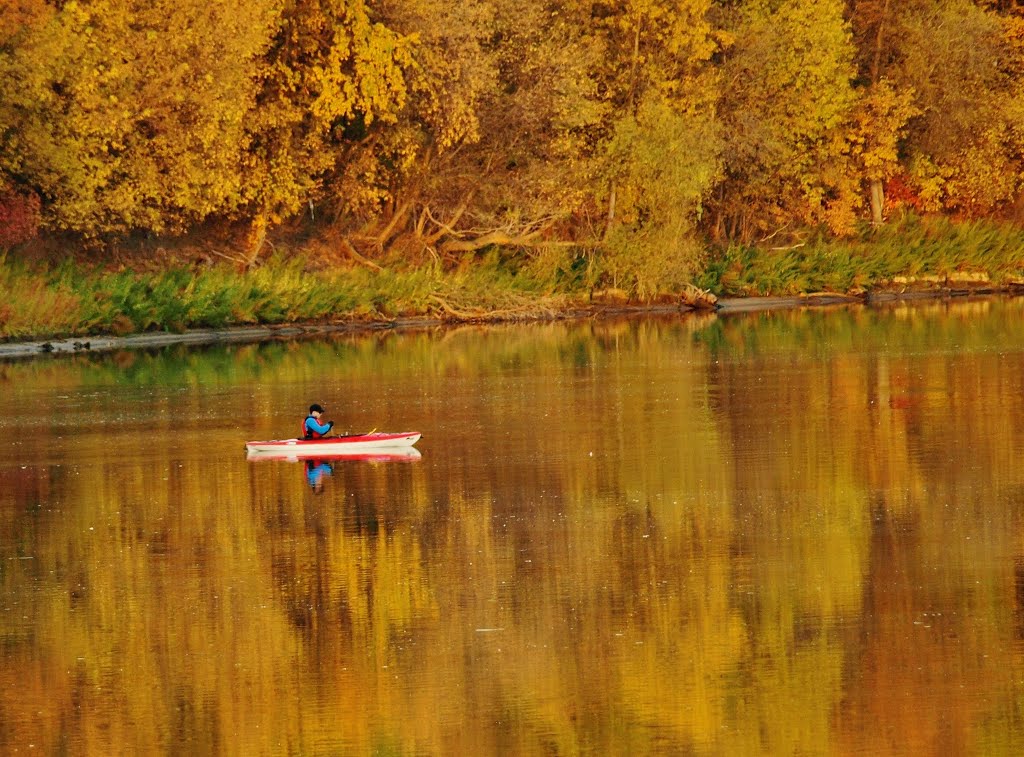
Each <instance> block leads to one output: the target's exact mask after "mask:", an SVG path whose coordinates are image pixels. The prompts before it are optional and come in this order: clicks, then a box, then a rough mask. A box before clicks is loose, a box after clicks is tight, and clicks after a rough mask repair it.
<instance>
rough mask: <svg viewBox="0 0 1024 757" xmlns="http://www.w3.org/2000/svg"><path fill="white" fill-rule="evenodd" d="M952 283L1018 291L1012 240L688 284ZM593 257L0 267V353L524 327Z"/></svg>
mask: <svg viewBox="0 0 1024 757" xmlns="http://www.w3.org/2000/svg"><path fill="white" fill-rule="evenodd" d="M964 272H970V273H974V274H979V275H981V276H982V277H987V280H988V281H990V282H991V283H992V284H993V285H997V286H998V285H1000V284H1005V283H1007V282H1010V281H1024V230H1021V229H1018V228H1015V227H1013V226H1010V225H1002V224H996V223H992V222H980V221H979V222H972V223H952V222H950V221H948V220H945V219H930V218H929V219H925V218H919V217H915V216H908V217H906V218H903V219H902V220H900V221H899V222H897V223H892V224H890V225H888V226H885V227H883V228H880V229H871V228H868V227H865V228H864V229H863V230H862V231H861V233H860V234H859V235H858V236H857V237H855V238H852V239H848V240H838V241H837V240H835V239H830V238H828V237H825V236H818V237H811V238H809V239H808V240H807V241H806V242H805V243H804V244H803V245H802V246H799V247H791V248H789V249H768V248H764V247H753V246H732V247H729V248H728V249H725V250H721V251H718V252H715V253H712V254H710V255H709V256H708V260H707V262H706V264H705V267H704V269H703V271H702V272H700V273H699V274H698V275H697V278H696V280H695V281H694V283H695V284H697V285H698V286H700V287H701V288H703V289H708V290H710V291H712V292H714V293H715V294H718V295H723V296H728V295H770V294H789V295H793V294H800V293H809V292H819V291H831V292H849V291H857V290H863V289H872V288H877V287H886V286H905V285H908V282H910V284H909V285H914V284H913V282H914V281H915V280H916V281H917V283H918V284H921V283H922V282H924V283H923V285H926V286H937V285H940V284H941V282H944V281H945V280H946V279H948V278H956V277H958V276H961V277H962V276H963V275H964ZM607 276H608V273H607V271H606V270H605V269H604V268H603V264H602V260H601V255H600V254H599V253H593V252H591V253H583V252H581V251H579V250H571V249H567V248H562V247H552V248H550V249H547V250H537V251H534V252H531V253H530V254H528V255H524V254H523V253H522V252H516V253H513V252H510V251H507V250H500V249H492V250H489V251H487V252H483V253H481V254H478V255H474V256H469V257H467V258H466V259H465V260H464V261H463V263H462V264H461V265H458V266H456V267H455V268H454V269H445V268H442V267H441V266H440V265H439V264H437V263H434V264H427V265H425V266H420V267H408V268H405V269H397V268H396V269H393V270H389V271H374V270H370V269H368V268H364V267H359V268H351V269H330V270H327V271H311V270H308V267H307V264H306V261H304V260H303V259H302V258H301V257H300V256H295V257H292V258H285V257H279V258H276V259H272V260H270V261H268V262H267V263H265V264H264V265H262V266H261V267H259V268H257V269H255V270H252V271H248V272H245V273H240V272H238V271H236V270H235V269H233V268H232V267H230V266H228V265H224V266H208V267H201V268H187V267H172V268H168V269H165V270H160V271H157V272H146V271H118V272H110V271H103V270H99V269H90V268H86V267H83V266H82V265H80V264H76V263H73V262H65V263H62V264H59V265H56V266H41V265H40V266H30V265H27V264H25V263H22V262H20V261H18V260H16V259H13V258H11V257H10V256H3V255H0V339H27V338H54V337H64V336H88V335H92V334H104V333H115V334H127V333H137V332H145V331H183V330H185V329H190V328H201V327H214V328H217V327H225V326H232V325H246V324H281V323H295V322H313V321H317V322H322V321H332V320H359V319H363V320H369V319H381V318H385V319H389V318H397V317H411V316H423V315H429V316H439V317H442V318H475V317H489V316H494V315H499V316H505V317H512V318H514V317H526V316H532V315H539V314H544V313H553V312H557V311H559V310H564V309H566V308H567V307H570V306H572V305H573V304H577V303H580V302H582V301H585V300H586V299H587V298H588V296H589V292H590V290H591V289H592V288H593V287H594V286H595V285H598V284H599V283H600V282H602V281H605V280H606V279H607Z"/></svg>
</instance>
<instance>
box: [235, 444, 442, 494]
mask: <svg viewBox="0 0 1024 757" xmlns="http://www.w3.org/2000/svg"><path fill="white" fill-rule="evenodd" d="M421 457H422V455H420V451H419V450H418V449H416V448H414V447H395V448H390V449H382V450H378V451H376V452H356V453H352V454H349V455H319V456H317V457H306V456H304V455H272V454H271V455H268V454H266V453H259V452H251V451H250V452H248V453H247V454H246V459H247V460H249V461H251V462H263V461H266V460H275V461H278V462H286V463H297V462H299V461H301V462H302V463H303V468H304V469H305V472H306V481H307V483H308V484H309V488H310V489H312V490H313V492H314V493H316V494H319V493H320V492H322V491H323V488H324V479H326V478H328V477H330V476H333V475H334V466H335V465H337V464H338V463H341V462H368V463H398V462H410V463H411V462H415V461H417V460H419V459H420V458H421Z"/></svg>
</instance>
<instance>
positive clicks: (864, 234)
mask: <svg viewBox="0 0 1024 757" xmlns="http://www.w3.org/2000/svg"><path fill="white" fill-rule="evenodd" d="M967 273H973V274H981V275H984V276H986V277H987V278H988V281H990V282H991V283H992V284H993V285H997V286H998V285H1001V284H1006V283H1008V282H1010V281H1016V280H1019V279H1024V230H1022V229H1020V228H1017V227H1014V226H1011V225H1009V224H998V223H994V222H992V221H974V222H964V223H954V222H952V221H950V220H948V219H945V218H921V217H918V216H906V217H905V218H903V219H901V220H900V221H899V222H896V223H892V224H889V225H887V226H884V227H881V228H878V229H872V228H870V227H864V228H863V229H862V230H861V231H860V233H859V234H858V235H857V236H856V237H855V238H853V239H848V240H835V239H828V238H826V237H824V236H818V237H813V238H811V239H809V240H808V241H806V242H805V243H804V244H803V245H801V246H796V247H790V248H788V249H770V248H765V247H751V246H733V247H729V248H728V249H726V250H723V251H721V252H720V253H719V254H718V255H716V256H715V257H714V258H713V260H712V261H711V262H710V263H709V264H708V265H707V267H706V268H705V270H704V272H703V273H702V274H701V276H700V277H699V278H698V282H697V283H698V285H699V286H701V287H703V288H706V289H710V290H712V291H714V292H716V293H717V294H720V295H769V294H787V295H792V294H800V293H807V292H820V291H831V292H848V291H851V290H857V289H872V288H877V287H886V286H893V285H903V284H910V285H913V284H914V283H915V282H916V283H924V284H929V283H930V284H935V283H937V280H938V281H945V280H946V279H956V278H957V277H958V276H963V275H964V274H967Z"/></svg>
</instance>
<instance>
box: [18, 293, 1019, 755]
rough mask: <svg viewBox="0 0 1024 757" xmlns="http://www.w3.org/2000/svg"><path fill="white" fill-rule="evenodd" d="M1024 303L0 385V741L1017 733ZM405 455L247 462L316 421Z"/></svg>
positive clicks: (719, 740) (529, 749) (415, 745)
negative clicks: (321, 409) (394, 435)
mask: <svg viewBox="0 0 1024 757" xmlns="http://www.w3.org/2000/svg"><path fill="white" fill-rule="evenodd" d="M1022 336H1024V301H1022V300H994V301H986V302H960V303H957V304H953V305H949V304H942V303H931V304H927V305H922V306H915V307H899V308H894V309H879V310H867V309H855V310H835V311H821V310H818V311H810V312H781V313H775V314H757V315H736V316H727V317H726V316H721V317H717V318H716V317H714V316H703V317H686V318H671V319H652V318H648V319H637V320H623V321H595V322H589V321H588V322H576V323H559V324H544V325H530V326H514V327H489V328H461V329H458V330H450V331H443V330H438V331H430V332H423V333H388V334H375V335H372V336H363V337H351V336H349V337H344V338H337V339H333V340H326V341H317V342H300V343H268V344H261V345H246V346H229V347H216V348H207V349H186V348H172V349H167V350H164V351H160V352H156V353H144V352H135V353H122V354H112V355H94V356H79V357H55V358H46V359H38V360H32V361H26V362H14V363H6V364H0V430H2V434H0V752H2V753H4V754H10V753H13V752H34V753H40V754H62V753H69V754H103V755H106V754H137V753H148V752H165V753H172V754H209V753H219V754H240V755H259V754H303V755H314V754H317V755H318V754H388V755H492V754H502V755H506V754H517V755H518V754H524V755H534V754H548V755H550V754H559V755H575V754H595V755H611V754H685V753H694V754H728V755H734V754H760V753H769V754H780V755H781V754H784V755H791V754H836V755H845V754H851V753H863V754H929V755H930V754H972V753H973V754H994V753H1005V754H1010V753H1020V752H1021V750H1022V748H1024V643H1022V639H1024V465H1022V464H1021V461H1022V456H1024V338H1022ZM313 401H319V402H321V403H323V404H325V405H327V408H328V413H327V415H328V417H331V418H333V419H334V420H336V421H337V424H338V429H339V430H340V429H346V430H353V431H368V430H370V429H372V428H378V429H382V430H390V431H406V430H417V431H421V432H422V433H423V435H424V436H423V439H422V441H421V442H420V443H419V445H418V448H419V449H420V451H421V453H422V457H421V459H419V460H416V461H411V462H410V461H405V462H393V463H389V462H365V461H362V462H360V461H335V462H334V464H333V466H331V467H330V468H326V467H325V468H320V469H319V470H310V467H309V466H307V465H305V464H304V463H290V462H286V461H264V462H251V461H248V460H247V459H246V455H245V452H244V449H243V443H244V442H245V441H246V440H249V439H266V438H278V437H286V436H293V435H294V434H295V433H296V431H297V429H298V428H299V424H300V422H301V421H302V419H303V417H304V416H305V409H306V407H307V406H308V405H309V403H310V402H313Z"/></svg>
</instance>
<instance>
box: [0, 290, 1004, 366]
mask: <svg viewBox="0 0 1024 757" xmlns="http://www.w3.org/2000/svg"><path fill="white" fill-rule="evenodd" d="M1016 294H1019V293H1018V292H1016V291H1011V290H1010V289H1004V290H999V291H993V290H991V289H979V288H977V287H975V288H949V287H944V288H933V289H914V290H907V289H901V290H891V291H875V292H869V293H864V294H861V295H856V296H855V295H844V294H835V293H829V292H822V293H816V294H810V295H802V296H787V297H771V296H767V297H727V298H723V299H720V300H718V301H717V302H716V303H715V305H714V307H713V308H698V307H694V306H692V305H688V304H664V303H663V304H658V305H624V304H618V305H591V306H588V307H574V308H571V309H566V310H563V311H560V312H545V313H544V314H534V315H520V316H516V317H511V316H509V315H508V314H493V315H490V316H488V315H487V314H478V315H474V316H473V317H467V318H461V319H460V318H457V317H453V316H451V315H448V316H446V317H443V318H441V317H410V318H395V319H378V320H350V321H338V322H324V323H306V324H297V323H296V324H284V325H277V326H236V327H231V328H221V329H192V330H188V331H184V332H180V333H167V332H162V333H145V334H130V335H124V336H117V335H112V334H107V335H98V336H92V337H75V338H67V339H47V340H38V339H37V340H26V341H17V342H8V343H0V360H17V359H23V358H31V357H37V356H45V355H68V354H87V353H99V352H109V351H116V350H145V349H157V348H161V347H167V346H171V345H197V346H199V345H210V344H232V343H239V344H241V343H252V342H260V341H270V340H285V339H310V338H317V337H322V336H327V335H332V334H345V333H350V334H356V333H360V332H364V333H371V332H374V331H395V330H411V329H430V328H441V327H445V326H454V325H460V324H467V323H507V322H511V321H515V322H524V323H525V322H531V321H532V322H538V321H552V320H573V319H583V318H595V319H598V318H611V317H619V316H637V315H645V314H649V315H667V314H673V313H678V314H686V313H688V312H697V311H702V312H714V313H716V314H718V315H722V316H729V315H731V314H739V313H752V312H764V311H771V310H785V309H794V308H823V307H843V306H883V305H892V304H898V303H901V302H913V301H920V300H937V299H949V300H953V299H956V300H963V299H965V298H968V297H975V298H976V297H993V296H1014V295H1016Z"/></svg>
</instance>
